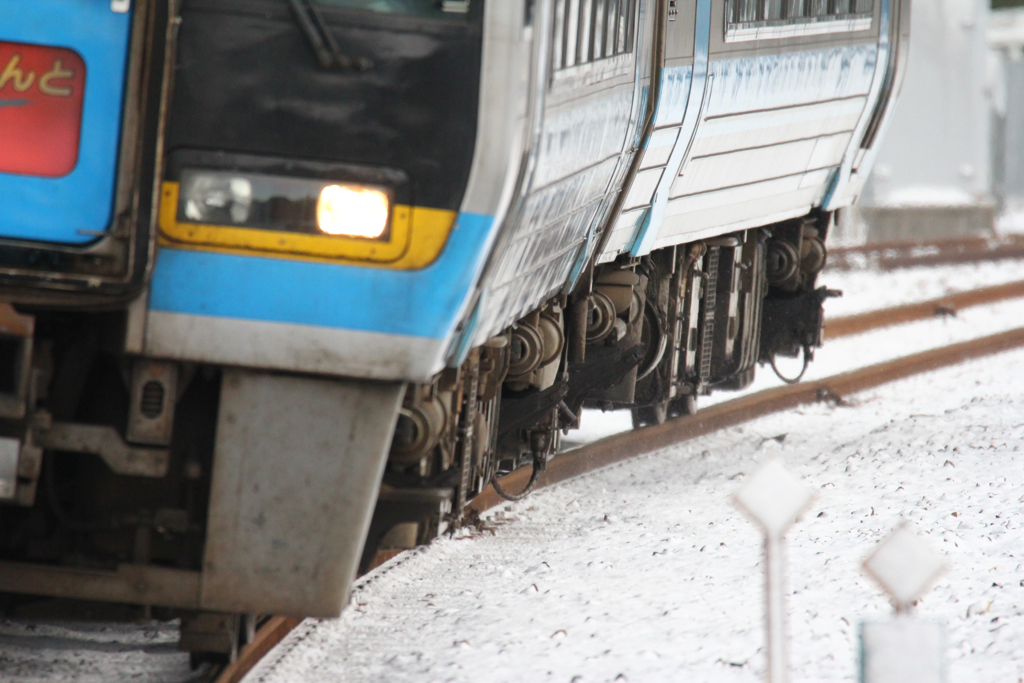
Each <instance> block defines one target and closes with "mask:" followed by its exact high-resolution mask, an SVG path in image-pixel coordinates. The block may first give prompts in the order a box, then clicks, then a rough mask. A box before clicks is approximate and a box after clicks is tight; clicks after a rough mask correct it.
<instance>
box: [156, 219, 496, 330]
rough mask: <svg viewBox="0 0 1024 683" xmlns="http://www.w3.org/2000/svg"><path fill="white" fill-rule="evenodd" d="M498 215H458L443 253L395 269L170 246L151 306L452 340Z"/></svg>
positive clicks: (163, 253)
mask: <svg viewBox="0 0 1024 683" xmlns="http://www.w3.org/2000/svg"><path fill="white" fill-rule="evenodd" d="M493 222H494V219H493V218H492V217H491V216H481V215H475V214H465V213H463V214H459V217H458V220H457V221H456V223H455V227H454V228H453V229H452V233H451V235H450V236H449V238H448V243H447V244H446V245H445V248H444V251H443V252H442V253H441V256H440V257H438V259H437V260H436V261H435V262H434V263H432V264H431V265H429V266H427V267H426V268H423V269H422V270H391V269H387V268H372V267H362V266H342V265H337V264H332V263H321V262H313V261H300V260H294V259H282V258H266V257H262V256H243V255H238V254H224V253H218V252H209V251H195V250H186V249H174V248H168V247H164V248H161V249H160V252H159V254H158V255H157V261H156V268H155V270H154V272H153V282H152V287H151V290H150V304H149V306H150V308H151V309H152V310H157V311H167V312H172V313H188V314H193V315H207V316H218V317H224V318H241V319H246V320H264V321H270V322H281V323H295V324H303V325H318V326H322V327H337V328H343V329H352V330H362V331H367V332H383V333H389V334H402V335H409V336H416V337H428V338H433V339H445V338H447V337H448V336H449V335H450V334H451V332H452V330H453V328H454V326H455V323H456V322H457V320H456V318H457V316H458V315H459V313H460V312H461V311H462V308H463V305H464V303H465V301H466V297H467V296H468V294H469V292H470V290H471V289H472V287H473V284H474V282H475V280H476V278H477V276H478V274H479V271H480V268H481V267H482V263H483V257H484V255H485V254H484V247H485V245H486V243H487V239H488V237H489V233H490V229H491V225H492V223H493Z"/></svg>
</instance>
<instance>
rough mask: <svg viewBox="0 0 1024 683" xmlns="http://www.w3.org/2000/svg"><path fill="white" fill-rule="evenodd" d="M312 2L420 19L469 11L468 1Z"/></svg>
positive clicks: (361, 0)
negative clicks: (418, 17)
mask: <svg viewBox="0 0 1024 683" xmlns="http://www.w3.org/2000/svg"><path fill="white" fill-rule="evenodd" d="M313 2H314V3H316V4H317V5H321V6H324V7H343V8H346V9H362V10H369V11H371V12H382V13H385V14H405V15H412V16H420V17H457V16H459V15H462V16H465V14H466V13H467V11H468V10H469V0H313Z"/></svg>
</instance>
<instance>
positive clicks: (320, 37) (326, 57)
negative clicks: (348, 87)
mask: <svg viewBox="0 0 1024 683" xmlns="http://www.w3.org/2000/svg"><path fill="white" fill-rule="evenodd" d="M288 4H289V5H290V6H291V8H292V14H293V15H294V16H295V21H296V23H297V24H298V25H299V28H300V29H301V30H302V33H303V34H304V35H305V36H306V40H307V41H308V42H309V46H310V47H311V48H312V49H313V54H315V55H316V61H317V62H318V63H319V64H320V68H322V69H330V68H332V67H337V68H339V69H343V70H347V69H358V70H359V71H366V70H367V69H369V68H370V67H372V66H373V62H371V61H370V60H368V59H365V58H362V57H359V58H356V59H353V58H351V57H348V56H346V55H343V54H341V50H339V49H338V43H337V41H335V40H334V36H333V35H331V31H330V29H329V28H328V27H327V23H326V22H325V21H324V18H323V15H322V14H320V8H319V7H317V6H316V3H314V2H310V1H309V0H288Z"/></svg>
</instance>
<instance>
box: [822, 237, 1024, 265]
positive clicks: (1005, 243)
mask: <svg viewBox="0 0 1024 683" xmlns="http://www.w3.org/2000/svg"><path fill="white" fill-rule="evenodd" d="M1018 258H1024V235H1006V236H1003V237H966V238H959V239H945V240H935V241H932V242H893V243H887V244H868V245H864V246H860V247H840V248H834V249H829V252H828V267H829V269H830V270H858V269H863V268H873V269H876V270H882V271H889V270H896V269H898V268H912V267H917V266H944V265H953V264H957V263H976V262H980V261H999V260H1001V259H1018Z"/></svg>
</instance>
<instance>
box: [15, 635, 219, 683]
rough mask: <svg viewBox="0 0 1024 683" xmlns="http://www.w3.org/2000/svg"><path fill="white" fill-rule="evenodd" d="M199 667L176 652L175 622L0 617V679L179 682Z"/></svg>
mask: <svg viewBox="0 0 1024 683" xmlns="http://www.w3.org/2000/svg"><path fill="white" fill-rule="evenodd" d="M201 673H203V672H202V671H199V672H193V671H192V670H191V669H190V668H189V657H188V654H187V653H184V652H180V651H178V628H177V623H160V622H153V623H150V624H147V625H145V626H135V625H132V624H104V623H96V622H93V623H88V622H86V623H63V624H56V623H47V622H27V621H8V620H0V681H4V682H5V683H6V682H8V681H11V682H13V681H17V683H53V682H54V681H61V682H62V683H63V682H67V683H71V682H74V683H117V682H118V681H135V682H136V683H184V682H185V681H193V680H197V679H198V677H199V675H200V674H201Z"/></svg>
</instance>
